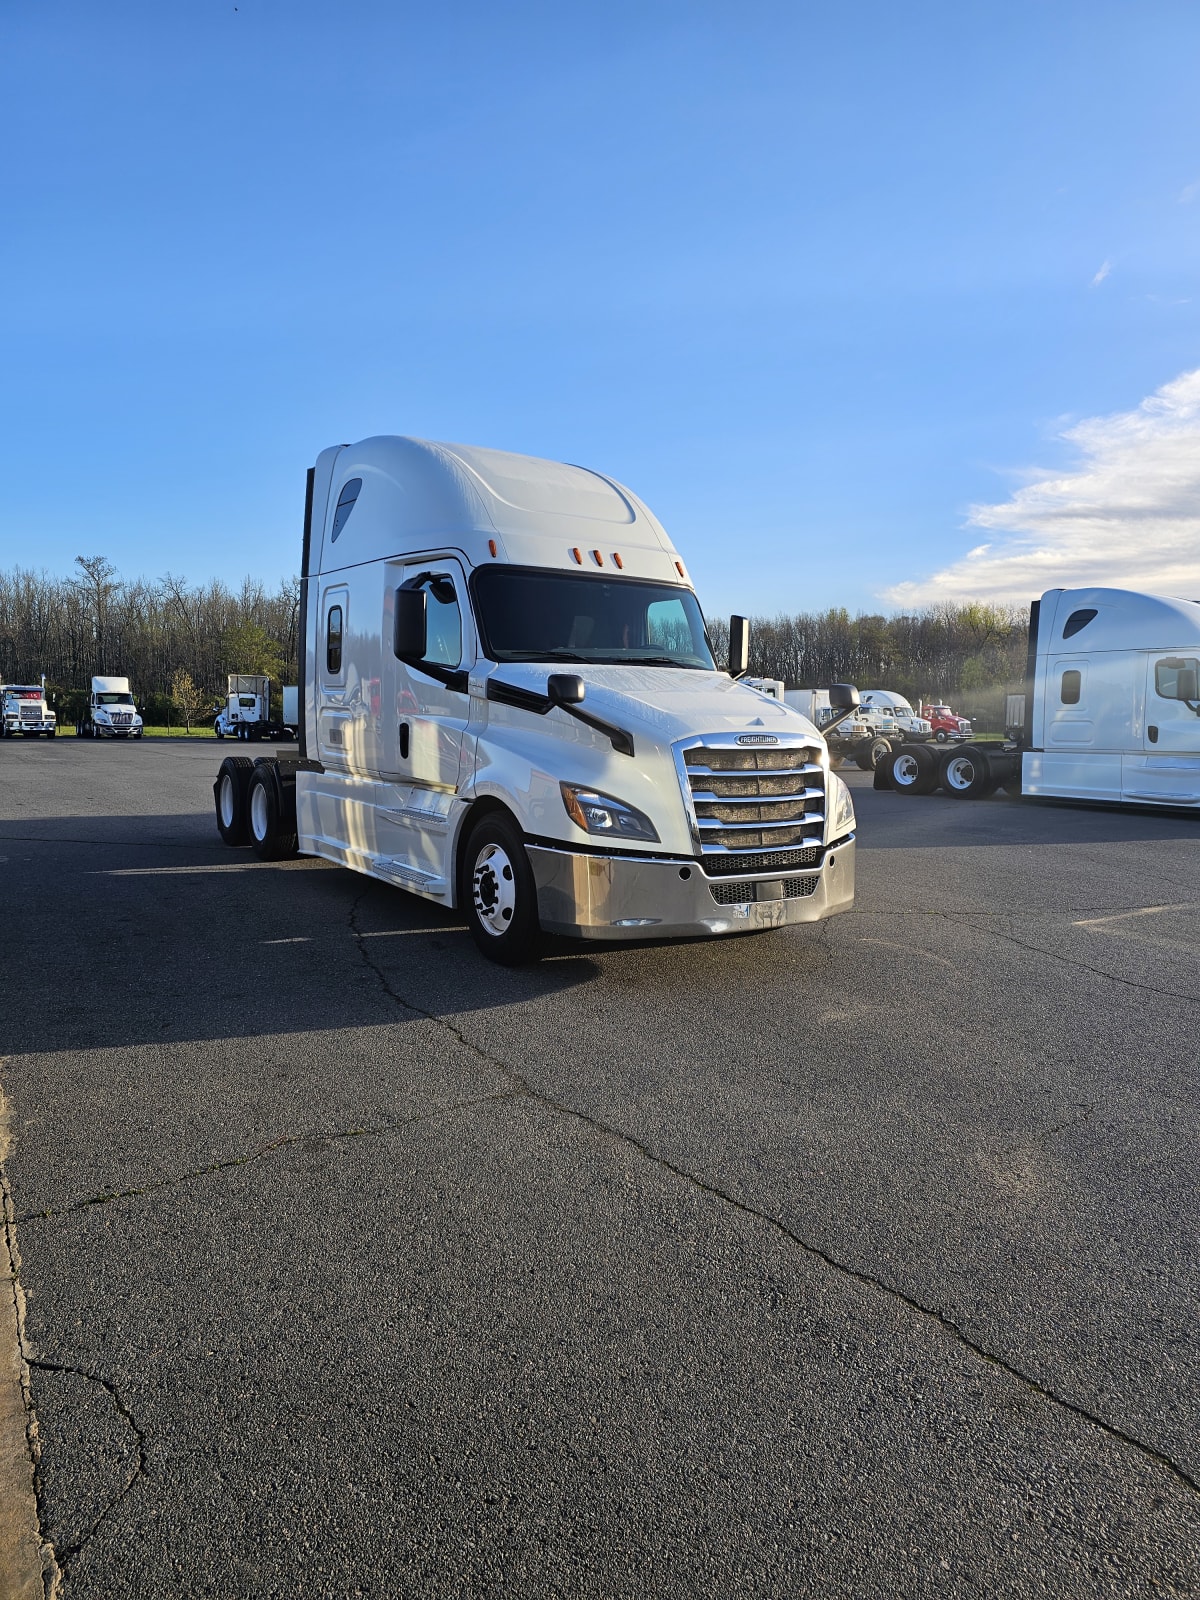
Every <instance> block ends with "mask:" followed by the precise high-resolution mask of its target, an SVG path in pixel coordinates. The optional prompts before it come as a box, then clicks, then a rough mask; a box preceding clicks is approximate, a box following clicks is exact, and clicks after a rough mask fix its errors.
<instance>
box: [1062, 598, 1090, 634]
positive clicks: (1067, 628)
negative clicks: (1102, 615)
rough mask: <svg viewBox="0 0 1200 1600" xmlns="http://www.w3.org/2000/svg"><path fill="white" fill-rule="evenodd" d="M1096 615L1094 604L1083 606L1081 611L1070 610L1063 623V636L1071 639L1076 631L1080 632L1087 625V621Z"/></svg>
mask: <svg viewBox="0 0 1200 1600" xmlns="http://www.w3.org/2000/svg"><path fill="white" fill-rule="evenodd" d="M1096 615H1097V613H1096V608H1095V606H1085V607H1084V609H1083V610H1082V611H1072V613H1071V615H1070V616H1069V617H1068V618H1067V620H1066V622H1065V623H1064V624H1063V631H1062V636H1063V638H1064V639H1073V638H1074V637H1075V635H1076V634H1077V633H1080V632H1081V631H1082V630H1083V629H1084V628H1086V627H1087V625H1088V623H1089V622H1091V621H1093V619H1094V618H1095V617H1096Z"/></svg>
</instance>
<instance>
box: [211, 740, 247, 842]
mask: <svg viewBox="0 0 1200 1600" xmlns="http://www.w3.org/2000/svg"><path fill="white" fill-rule="evenodd" d="M253 771H254V763H253V762H252V761H251V760H249V758H248V757H246V756H226V757H225V759H224V761H222V763H221V769H220V771H219V772H218V773H217V781H216V782H215V783H214V784H213V800H214V802H215V804H216V808H217V832H218V833H219V834H220V835H221V837H222V839H224V841H225V843H226V844H229V845H242V844H249V843H250V823H249V816H248V814H247V810H246V791H247V789H249V787H250V775H251V773H252V772H253Z"/></svg>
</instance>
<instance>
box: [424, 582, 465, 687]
mask: <svg viewBox="0 0 1200 1600" xmlns="http://www.w3.org/2000/svg"><path fill="white" fill-rule="evenodd" d="M424 587H425V592H426V594H427V596H428V598H427V599H426V602H425V618H426V636H425V637H426V644H425V660H426V661H432V662H434V663H435V664H436V665H437V666H440V667H457V666H458V665H459V663H460V662H461V661H462V613H461V611H460V610H459V606H458V596H457V594H456V593H455V590H454V581H453V579H451V578H448V577H445V576H443V575H441V574H439V575H438V576H437V577H436V578H431V579H430V580H429V582H428V583H427V584H425V586H424Z"/></svg>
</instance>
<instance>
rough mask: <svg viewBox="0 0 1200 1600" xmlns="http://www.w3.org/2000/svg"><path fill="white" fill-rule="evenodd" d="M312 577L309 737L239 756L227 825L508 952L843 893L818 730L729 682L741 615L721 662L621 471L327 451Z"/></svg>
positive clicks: (219, 793) (272, 852)
mask: <svg viewBox="0 0 1200 1600" xmlns="http://www.w3.org/2000/svg"><path fill="white" fill-rule="evenodd" d="M301 596H302V599H301V608H302V627H301V637H302V641H303V642H302V646H301V659H300V686H301V699H302V715H301V721H300V729H299V753H298V755H297V757H296V758H295V759H292V760H288V759H286V758H284V759H280V758H263V757H260V758H259V759H258V760H257V761H255V762H253V763H252V762H251V761H250V760H249V758H247V757H245V756H228V757H226V758H225V760H224V761H223V762H222V763H221V768H220V772H219V773H218V775H217V779H216V782H215V784H214V797H215V802H216V813H217V826H218V828H219V830H220V832H221V835H222V837H223V838H224V839H225V841H226V843H228V844H231V845H241V844H247V843H249V844H252V845H253V847H254V849H255V850H256V851H257V853H258V854H259V856H261V857H262V858H264V859H266V860H271V859H276V858H279V857H282V856H285V855H291V854H295V853H297V852H301V853H304V854H308V855H315V856H321V857H323V858H324V859H326V860H328V861H333V862H337V863H339V864H340V865H342V866H346V867H351V868H353V869H354V870H355V871H358V872H363V873H365V874H367V876H369V877H372V878H377V879H379V880H380V881H381V882H383V883H388V884H394V885H396V886H397V887H399V888H402V889H406V890H408V891H410V892H411V893H413V894H416V895H420V896H422V897H424V898H425V899H428V900H431V901H433V902H434V903H435V904H437V905H441V906H446V907H447V908H457V909H458V911H459V912H460V913H461V914H462V915H463V916H464V918H465V919H466V921H467V923H468V925H469V927H470V929H471V932H472V934H473V936H474V938H475V941H476V943H477V945H478V946H479V948H480V949H481V950H482V951H483V953H484V954H485V955H486V956H489V957H490V958H492V959H493V960H495V961H498V962H501V963H503V964H506V965H508V964H513V963H516V962H519V961H524V960H528V959H531V958H533V957H534V956H535V955H536V953H537V948H538V944H539V940H540V935H541V933H542V932H543V931H546V932H552V933H556V934H566V935H572V936H575V937H578V938H582V939H593V940H620V939H636V938H647V937H653V938H661V937H680V938H683V937H695V936H703V935H714V934H726V933H736V932H739V931H749V930H753V929H763V928H778V927H782V926H784V925H786V924H791V923H799V922H815V921H818V920H820V919H821V918H823V917H828V916H831V915H833V914H835V913H836V912H839V911H845V910H847V909H848V908H849V906H850V905H851V903H852V901H853V898H854V826H855V824H854V808H853V805H852V803H851V799H850V792H849V790H848V789H847V787H846V785H845V784H844V783H843V782H842V781H841V779H840V778H838V777H837V776H836V775H834V774H832V773H831V772H830V770H829V759H828V754H827V751H826V747H825V742H824V740H823V739H822V738H821V736H820V734H819V733H818V732H817V730H816V728H815V727H814V726H813V724H812V723H811V722H809V721H808V720H807V719H806V718H804V717H802V716H800V715H799V714H798V713H797V712H795V711H793V710H792V709H791V708H789V707H788V706H786V705H782V704H779V703H778V702H775V701H773V700H771V699H769V698H767V697H766V696H764V695H761V694H759V693H757V692H756V691H755V690H753V689H750V688H747V687H745V686H744V685H742V684H740V683H738V682H736V681H735V677H734V676H733V673H738V672H744V671H745V665H746V627H745V619H744V618H740V617H739V618H735V619H733V625H732V626H731V639H732V645H731V658H732V659H731V663H730V664H731V669H732V672H731V673H727V672H724V671H719V670H718V669H717V666H716V664H715V662H714V661H713V658H712V654H711V651H710V648H709V643H708V639H707V636H706V633H705V628H704V620H703V617H702V616H701V613H700V607H699V604H698V603H697V600H696V595H695V593H694V591H693V589H692V586H691V583H690V582H689V580H688V577H687V573H686V570H685V568H684V564H683V561H682V560H681V558H680V556H679V554H678V552H677V551H676V549H675V548H674V546H673V545H672V543H671V541H670V539H669V538H668V537H667V535H666V533H665V532H664V530H663V528H662V527H661V526H660V524H659V523H658V521H657V520H656V518H655V517H654V516H653V515H652V514H651V512H650V511H649V510H648V509H647V508H646V506H645V505H643V504H642V502H641V501H640V500H639V499H638V498H637V497H636V496H635V495H633V494H631V493H630V491H629V490H628V489H625V488H622V487H621V485H620V484H618V483H615V482H614V481H613V480H612V479H610V478H606V477H603V476H601V475H600V474H599V473H595V472H590V471H587V470H585V469H584V468H582V467H575V466H565V465H561V464H559V463H557V462H551V461H539V460H535V459H533V458H531V457H527V456H517V455H508V454H504V453H501V452H499V451H495V450H485V449H476V448H473V447H466V446H459V445H444V444H431V443H428V442H426V441H423V440H419V439H406V438H387V437H384V438H373V439H367V440H365V441H363V442H362V443H361V444H356V445H344V446H341V447H335V448H332V449H329V450H325V451H323V452H322V453H321V455H320V456H319V458H318V460H317V464H316V466H315V467H314V468H313V469H312V470H311V471H310V472H309V475H308V495H307V501H306V506H305V518H304V543H303V551H302V567H301ZM835 699H836V701H837V703H838V704H839V705H840V706H841V708H842V709H850V708H851V707H852V706H853V704H854V703H855V701H856V700H857V696H856V694H855V692H854V690H853V689H851V688H850V687H849V686H846V685H842V686H839V688H838V690H837V691H836V694H835Z"/></svg>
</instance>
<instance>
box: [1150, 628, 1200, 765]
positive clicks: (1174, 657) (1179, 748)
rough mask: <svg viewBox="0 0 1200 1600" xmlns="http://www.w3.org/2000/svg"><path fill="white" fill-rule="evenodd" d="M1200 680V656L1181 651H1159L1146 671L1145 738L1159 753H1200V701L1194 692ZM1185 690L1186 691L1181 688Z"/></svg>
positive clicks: (1192, 754)
mask: <svg viewBox="0 0 1200 1600" xmlns="http://www.w3.org/2000/svg"><path fill="white" fill-rule="evenodd" d="M1198 681H1200V657H1198V656H1193V655H1185V654H1184V653H1183V652H1181V651H1175V650H1173V651H1170V652H1167V651H1162V652H1161V653H1159V652H1155V653H1154V654H1153V655H1152V656H1151V657H1150V660H1149V663H1148V665H1147V672H1146V724H1145V729H1144V733H1143V741H1144V745H1145V748H1146V750H1147V751H1154V752H1155V753H1156V754H1158V755H1186V756H1200V716H1198V715H1197V714H1196V711H1195V710H1194V709H1193V708H1194V707H1195V706H1196V705H1198V704H1200V700H1197V698H1196V697H1195V695H1194V694H1193V693H1192V692H1191V691H1194V690H1195V689H1196V688H1197V687H1198ZM1181 691H1182V692H1181Z"/></svg>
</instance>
